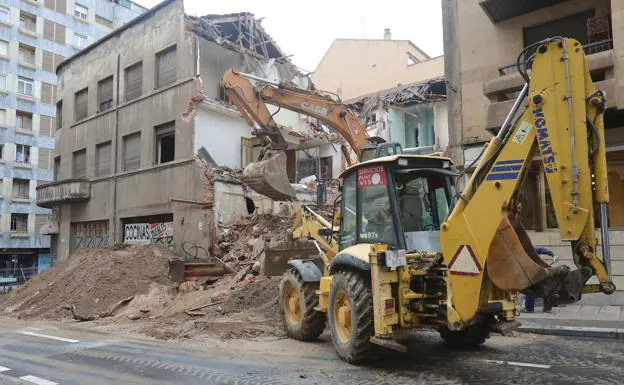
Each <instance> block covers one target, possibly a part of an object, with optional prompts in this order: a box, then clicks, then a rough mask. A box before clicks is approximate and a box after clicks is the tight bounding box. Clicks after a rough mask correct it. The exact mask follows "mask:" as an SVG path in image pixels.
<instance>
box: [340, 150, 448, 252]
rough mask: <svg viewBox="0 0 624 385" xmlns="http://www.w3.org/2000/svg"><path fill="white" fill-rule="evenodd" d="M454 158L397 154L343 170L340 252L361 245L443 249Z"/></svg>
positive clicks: (410, 248)
mask: <svg viewBox="0 0 624 385" xmlns="http://www.w3.org/2000/svg"><path fill="white" fill-rule="evenodd" d="M451 165H452V162H451V160H450V159H448V158H444V157H439V156H416V155H394V156H387V157H382V158H378V159H373V160H370V161H367V162H363V163H360V164H358V165H356V166H353V167H351V168H349V169H347V170H345V171H344V173H343V174H342V176H341V177H342V180H343V187H342V199H341V213H342V215H341V223H340V250H343V249H345V248H347V247H350V246H353V245H355V244H359V243H386V244H388V245H389V247H390V248H391V249H404V250H406V251H407V252H414V251H430V252H431V251H433V252H437V251H440V244H439V230H440V226H441V224H442V222H444V219H445V218H446V216H447V215H448V214H449V212H450V211H451V209H452V206H453V202H454V198H455V196H456V189H455V178H456V177H457V174H456V173H455V172H453V171H452V170H451Z"/></svg>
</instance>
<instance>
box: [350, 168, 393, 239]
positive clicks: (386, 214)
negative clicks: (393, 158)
mask: <svg viewBox="0 0 624 385" xmlns="http://www.w3.org/2000/svg"><path fill="white" fill-rule="evenodd" d="M385 174H386V171H385V169H384V167H383V166H377V167H365V168H360V169H359V170H358V171H357V175H358V185H359V184H360V179H363V178H366V177H365V175H368V176H369V177H370V178H371V180H374V178H375V177H377V178H379V181H377V182H373V183H376V184H371V185H362V186H359V187H360V190H359V191H358V207H359V208H360V210H361V211H362V213H361V215H360V217H359V224H358V229H359V237H360V238H361V239H363V240H366V241H367V242H371V243H373V242H384V243H388V244H390V245H394V246H396V245H397V244H398V240H397V233H396V229H395V226H394V218H393V216H392V212H391V211H390V205H391V202H390V194H389V193H388V182H387V180H385V178H386V177H385Z"/></svg>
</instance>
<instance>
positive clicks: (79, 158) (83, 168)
mask: <svg viewBox="0 0 624 385" xmlns="http://www.w3.org/2000/svg"><path fill="white" fill-rule="evenodd" d="M86 176H87V151H86V150H81V151H76V152H74V178H84V177H86Z"/></svg>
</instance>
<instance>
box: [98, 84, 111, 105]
mask: <svg viewBox="0 0 624 385" xmlns="http://www.w3.org/2000/svg"><path fill="white" fill-rule="evenodd" d="M98 105H99V106H100V107H99V108H100V112H102V111H106V110H108V109H110V108H111V107H112V106H113V77H112V76H109V77H107V78H106V79H104V80H101V81H100V82H99V83H98Z"/></svg>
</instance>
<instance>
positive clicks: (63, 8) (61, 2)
mask: <svg viewBox="0 0 624 385" xmlns="http://www.w3.org/2000/svg"><path fill="white" fill-rule="evenodd" d="M56 12H58V13H67V0H56Z"/></svg>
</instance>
